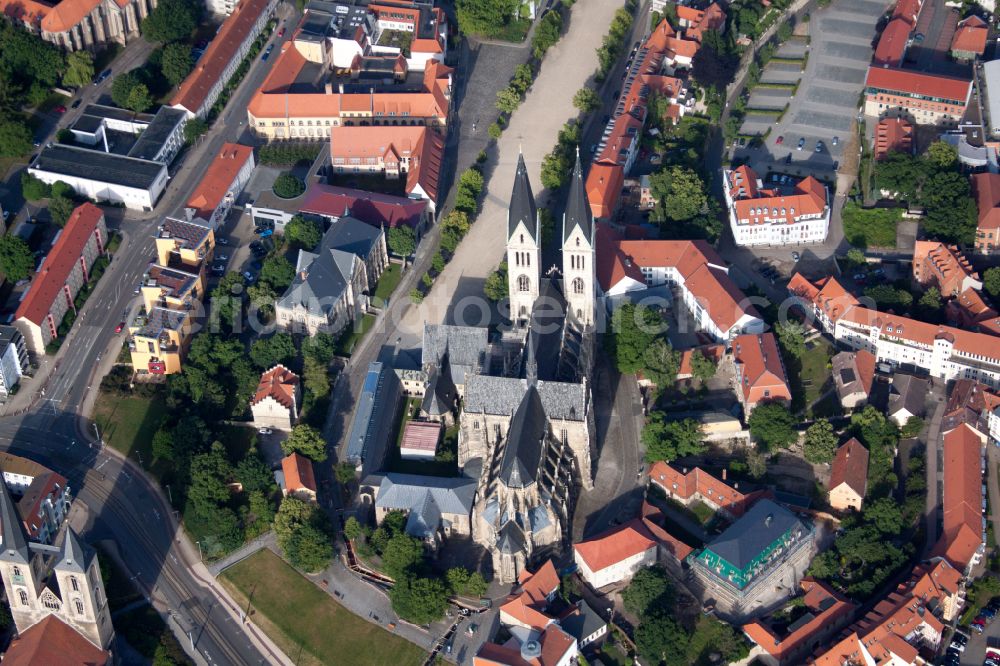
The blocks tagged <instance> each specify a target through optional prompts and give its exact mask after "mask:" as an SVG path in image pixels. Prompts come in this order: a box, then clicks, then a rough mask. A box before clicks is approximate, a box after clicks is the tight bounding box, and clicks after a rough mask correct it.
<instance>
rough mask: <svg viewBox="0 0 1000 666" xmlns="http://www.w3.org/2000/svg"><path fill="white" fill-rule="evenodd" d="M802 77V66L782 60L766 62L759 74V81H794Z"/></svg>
mask: <svg viewBox="0 0 1000 666" xmlns="http://www.w3.org/2000/svg"><path fill="white" fill-rule="evenodd" d="M801 77H802V68H801V67H799V66H798V65H790V64H788V63H783V62H772V63H768V65H767V67H765V68H764V72H763V74H761V77H760V80H761V83H795V82H796V81H798V80H799V79H800V78H801Z"/></svg>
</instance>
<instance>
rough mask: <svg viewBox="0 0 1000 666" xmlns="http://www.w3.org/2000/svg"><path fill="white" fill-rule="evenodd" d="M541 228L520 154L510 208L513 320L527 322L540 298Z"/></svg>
mask: <svg viewBox="0 0 1000 666" xmlns="http://www.w3.org/2000/svg"><path fill="white" fill-rule="evenodd" d="M541 242H542V239H541V228H540V226H539V220H538V211H537V209H536V208H535V196H534V195H533V194H532V193H531V183H530V182H528V170H527V168H525V166H524V156H523V155H521V154H518V156H517V171H516V172H515V174H514V190H513V192H511V195H510V206H509V207H508V208H507V286H508V288H509V291H510V320H511V322H513V323H514V324H516V325H518V326H522V327H524V326H527V324H528V322H529V321H530V319H531V310H532V308H533V307H534V305H535V301H536V300H537V299H538V290H539V282H540V280H541V264H542V249H541Z"/></svg>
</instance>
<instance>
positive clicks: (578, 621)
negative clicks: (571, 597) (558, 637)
mask: <svg viewBox="0 0 1000 666" xmlns="http://www.w3.org/2000/svg"><path fill="white" fill-rule="evenodd" d="M576 607H577V609H578V610H579V611H580V612H579V613H573V614H572V615H570V616H568V617H564V618H563V619H561V620H559V626H560V627H562V628H563V631H565V632H566V633H567V634H569V635H570V636H572V637H573V638H575V639H576V640H577V642H579V641H582V640H583V639H584V638H586V637H587V636H590V635H591V634H593V633H595V632H597V631H599V630H600V629H601V627H604V626H606V625H607V624H608V623H607V622H605V621H604V618H602V617H601V615H600V613H598V612H597V611H596V610H594V608H593V607H592V606H591V605H590V604H588V603H587V601H586V600H585V599H580V600H579V601H578V602H576Z"/></svg>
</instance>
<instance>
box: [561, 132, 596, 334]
mask: <svg viewBox="0 0 1000 666" xmlns="http://www.w3.org/2000/svg"><path fill="white" fill-rule="evenodd" d="M594 250H595V248H594V220H593V218H591V216H590V204H588V203H587V193H586V190H585V188H584V184H583V170H582V169H581V168H580V149H579V148H577V150H576V165H575V166H574V167H573V175H572V177H571V179H570V184H569V198H568V199H567V200H566V212H565V213H563V233H562V257H563V271H562V272H563V295H564V296H565V298H566V318H567V319H568V320H570V321H573V322H575V323H576V324H577V325H578V326H579V327H580V328H584V329H586V328H590V327H591V326H593V325H594V295H595V291H594V279H595V278H594V275H595V274H594V271H595V262H594Z"/></svg>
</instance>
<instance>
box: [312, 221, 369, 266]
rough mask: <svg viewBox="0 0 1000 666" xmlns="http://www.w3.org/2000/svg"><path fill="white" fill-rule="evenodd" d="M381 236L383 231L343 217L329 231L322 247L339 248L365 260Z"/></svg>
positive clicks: (324, 236)
mask: <svg viewBox="0 0 1000 666" xmlns="http://www.w3.org/2000/svg"><path fill="white" fill-rule="evenodd" d="M381 236H382V230H381V229H379V228H378V227H373V226H372V225H370V224H365V223H364V222H362V221H361V220H359V219H357V218H356V217H342V218H340V219H339V220H337V221H336V222H334V223H333V224H332V225H330V228H329V229H327V231H326V234H324V235H323V240H322V242H321V243H320V247H329V248H337V249H338V250H343V251H344V252H350V253H352V254H356V255H358V256H359V257H361V258H362V259H364V258H365V257H367V256H368V255H369V254H370V253H371V251H372V248H373V247H375V244H376V243H378V242H379V238H381Z"/></svg>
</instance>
